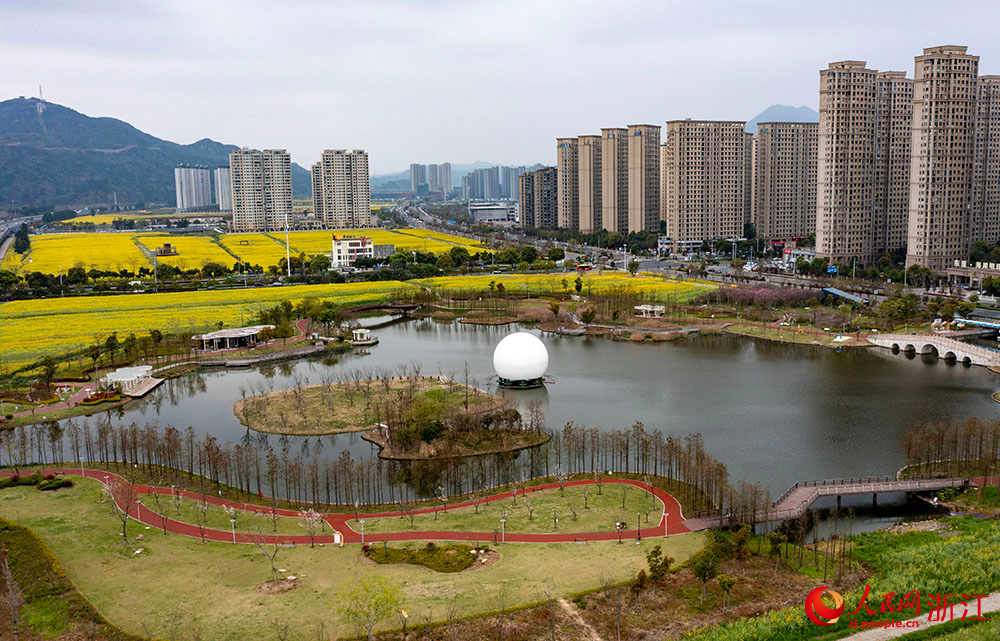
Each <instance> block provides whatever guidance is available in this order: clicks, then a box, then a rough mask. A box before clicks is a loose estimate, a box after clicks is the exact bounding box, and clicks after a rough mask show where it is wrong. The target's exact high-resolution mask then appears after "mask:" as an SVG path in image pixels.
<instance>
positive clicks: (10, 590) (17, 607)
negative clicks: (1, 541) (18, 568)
mask: <svg viewBox="0 0 1000 641" xmlns="http://www.w3.org/2000/svg"><path fill="white" fill-rule="evenodd" d="M0 579H2V580H3V583H4V588H5V590H4V593H3V594H2V595H0V603H3V604H4V605H5V606H6V607H7V611H8V612H9V613H10V625H11V629H12V630H13V632H14V641H18V625H19V624H20V622H21V608H23V607H24V601H25V600H24V592H22V591H21V588H20V586H19V585H18V584H17V581H15V580H14V573H13V572H11V570H10V564H8V563H7V557H6V555H5V556H4V558H3V560H0Z"/></svg>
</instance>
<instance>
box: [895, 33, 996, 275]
mask: <svg viewBox="0 0 1000 641" xmlns="http://www.w3.org/2000/svg"><path fill="white" fill-rule="evenodd" d="M978 79H979V56H973V55H970V54H969V53H967V48H966V47H958V46H951V45H949V46H942V47H929V48H926V49H924V53H923V55H921V56H917V57H916V58H915V60H914V75H913V126H912V135H913V139H912V150H911V154H912V156H911V164H910V204H909V208H910V212H909V225H908V229H907V250H906V265H907V267H909V266H910V265H924V266H926V267H930V268H931V269H932V270H936V271H944V269H945V268H946V267H950V266H951V265H952V263H953V261H954V260H956V259H962V260H965V259H968V257H969V246H970V243H971V240H972V236H973V231H974V230H973V213H972V184H973V170H974V162H973V155H974V150H975V143H976V119H977V102H978V90H979V82H978Z"/></svg>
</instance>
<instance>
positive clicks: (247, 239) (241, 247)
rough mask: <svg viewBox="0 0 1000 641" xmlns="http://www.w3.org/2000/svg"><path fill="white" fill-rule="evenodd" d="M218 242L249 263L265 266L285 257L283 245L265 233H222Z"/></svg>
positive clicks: (274, 263)
mask: <svg viewBox="0 0 1000 641" xmlns="http://www.w3.org/2000/svg"><path fill="white" fill-rule="evenodd" d="M219 244H221V245H222V246H223V247H225V248H226V249H227V250H228V251H229V253H231V254H235V255H236V256H239V257H240V259H242V260H245V261H247V262H248V263H250V264H251V265H260V266H261V267H264V268H267V267H270V266H271V265H277V264H278V261H279V260H281V259H282V258H284V257H285V245H284V243H279V242H278V241H277V240H275V239H274V238H272V237H270V236H268V235H267V234H223V235H221V236H219Z"/></svg>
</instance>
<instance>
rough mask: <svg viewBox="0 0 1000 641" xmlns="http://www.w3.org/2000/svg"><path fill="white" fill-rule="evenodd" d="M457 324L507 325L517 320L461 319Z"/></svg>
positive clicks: (507, 317) (508, 318)
mask: <svg viewBox="0 0 1000 641" xmlns="http://www.w3.org/2000/svg"><path fill="white" fill-rule="evenodd" d="M458 322H459V323H464V324H466V325H509V324H510V323H516V322H517V319H516V318H514V317H513V316H501V317H499V318H463V319H462V320H460V321H458Z"/></svg>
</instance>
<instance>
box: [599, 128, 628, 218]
mask: <svg viewBox="0 0 1000 641" xmlns="http://www.w3.org/2000/svg"><path fill="white" fill-rule="evenodd" d="M601 222H602V223H603V224H604V229H606V230H608V231H616V232H621V233H623V234H627V233H628V130H627V129H622V128H621V127H609V128H606V129H601Z"/></svg>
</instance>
